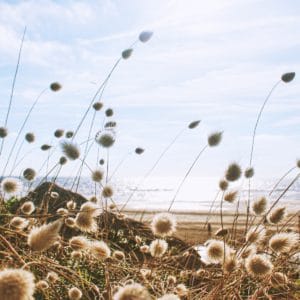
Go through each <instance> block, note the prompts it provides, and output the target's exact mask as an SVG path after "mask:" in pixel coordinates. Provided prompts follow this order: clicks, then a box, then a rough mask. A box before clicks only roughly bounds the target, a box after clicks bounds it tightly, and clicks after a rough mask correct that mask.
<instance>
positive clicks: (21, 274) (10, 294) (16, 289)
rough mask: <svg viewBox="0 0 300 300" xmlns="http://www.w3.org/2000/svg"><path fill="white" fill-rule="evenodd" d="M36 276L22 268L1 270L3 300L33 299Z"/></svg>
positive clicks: (0, 282) (0, 294) (0, 283)
mask: <svg viewBox="0 0 300 300" xmlns="http://www.w3.org/2000/svg"><path fill="white" fill-rule="evenodd" d="M34 288H35V286H34V276H33V274H32V273H31V272H28V271H25V270H22V269H6V270H3V271H0V297H1V299H3V300H28V299H33V294H34Z"/></svg>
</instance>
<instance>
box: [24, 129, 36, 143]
mask: <svg viewBox="0 0 300 300" xmlns="http://www.w3.org/2000/svg"><path fill="white" fill-rule="evenodd" d="M25 140H26V141H27V142H28V143H33V142H34V141H35V135H34V134H33V133H32V132H28V133H26V135H25Z"/></svg>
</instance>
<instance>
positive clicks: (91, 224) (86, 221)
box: [75, 213, 97, 232]
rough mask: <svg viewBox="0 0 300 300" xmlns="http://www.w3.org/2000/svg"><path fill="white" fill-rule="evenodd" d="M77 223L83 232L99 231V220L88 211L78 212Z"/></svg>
mask: <svg viewBox="0 0 300 300" xmlns="http://www.w3.org/2000/svg"><path fill="white" fill-rule="evenodd" d="M75 224H76V226H77V227H78V228H79V229H80V230H81V231H83V232H96V231H97V222H96V221H95V219H94V217H93V216H92V215H91V214H88V213H78V214H77V215H76V217H75Z"/></svg>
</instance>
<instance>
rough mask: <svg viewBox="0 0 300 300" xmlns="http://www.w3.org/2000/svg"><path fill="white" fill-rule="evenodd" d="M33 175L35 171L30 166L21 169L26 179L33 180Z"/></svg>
mask: <svg viewBox="0 0 300 300" xmlns="http://www.w3.org/2000/svg"><path fill="white" fill-rule="evenodd" d="M35 175H36V172H35V170H34V169H32V168H27V169H25V170H24V171H23V177H24V178H25V179H26V180H28V181H31V180H33V179H34V178H35Z"/></svg>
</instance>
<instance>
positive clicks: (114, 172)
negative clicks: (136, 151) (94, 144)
mask: <svg viewBox="0 0 300 300" xmlns="http://www.w3.org/2000/svg"><path fill="white" fill-rule="evenodd" d="M130 155H132V152H128V153H126V155H125V156H124V157H123V158H122V159H121V160H120V162H119V163H118V164H117V166H116V168H115V169H114V170H113V171H112V173H111V175H110V177H109V178H108V182H109V181H111V179H112V178H113V176H114V175H115V174H116V173H117V171H118V170H119V169H120V167H121V166H122V164H123V163H124V162H125V161H126V159H127V158H128V157H129V156H130Z"/></svg>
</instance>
